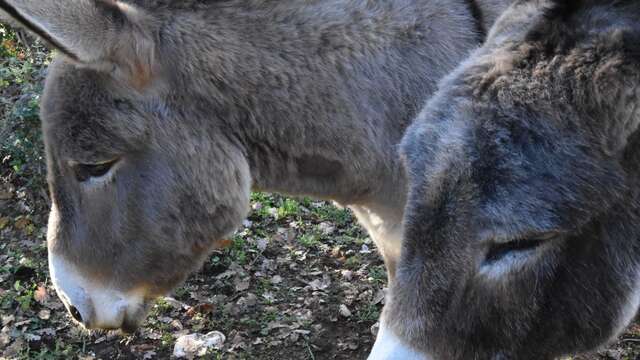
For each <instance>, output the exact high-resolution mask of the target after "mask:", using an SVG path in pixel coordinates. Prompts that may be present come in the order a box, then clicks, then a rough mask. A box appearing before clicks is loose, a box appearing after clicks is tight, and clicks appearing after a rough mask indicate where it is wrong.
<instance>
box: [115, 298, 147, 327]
mask: <svg viewBox="0 0 640 360" xmlns="http://www.w3.org/2000/svg"><path fill="white" fill-rule="evenodd" d="M150 306H151V302H149V301H145V302H144V303H143V304H142V305H141V306H140V307H139V308H138V309H137V310H136V311H134V312H133V313H129V312H127V313H125V316H124V319H123V320H122V325H121V326H120V331H122V332H123V333H124V334H133V333H135V332H136V330H138V328H139V327H140V325H141V324H142V321H143V320H144V319H145V317H146V316H147V313H148V311H149V308H150Z"/></svg>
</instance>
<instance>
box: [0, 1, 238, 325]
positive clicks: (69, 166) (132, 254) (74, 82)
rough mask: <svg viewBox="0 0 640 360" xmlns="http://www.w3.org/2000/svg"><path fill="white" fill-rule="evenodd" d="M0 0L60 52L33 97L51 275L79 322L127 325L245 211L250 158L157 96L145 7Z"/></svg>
mask: <svg viewBox="0 0 640 360" xmlns="http://www.w3.org/2000/svg"><path fill="white" fill-rule="evenodd" d="M0 4H1V5H2V8H3V9H4V10H5V11H6V12H8V13H9V14H10V15H12V17H13V18H15V19H17V20H19V21H21V22H22V23H24V24H25V25H27V26H28V27H29V28H31V29H32V30H33V31H34V32H36V33H38V34H40V35H41V36H42V37H44V38H45V39H47V40H48V41H49V42H51V43H52V44H54V45H55V46H57V47H58V48H59V49H60V51H61V52H63V53H64V54H65V55H66V56H63V57H60V58H59V59H57V60H56V61H55V62H54V64H52V66H51V67H50V70H49V76H48V79H47V84H46V90H45V94H44V96H43V99H42V121H43V130H44V135H45V143H46V153H47V165H48V174H49V178H48V181H49V185H50V190H51V196H52V209H51V215H50V219H49V230H48V231H49V232H48V247H49V265H50V271H51V278H52V280H53V283H54V285H55V286H56V289H57V291H58V294H59V295H60V297H61V298H62V299H63V302H64V303H65V305H66V306H67V307H68V309H69V310H70V311H71V313H72V315H73V316H74V318H76V320H78V321H80V322H81V323H83V324H84V325H85V326H86V327H89V328H120V327H122V328H124V329H132V328H134V327H135V326H136V325H137V324H138V323H139V322H140V320H141V319H142V318H143V316H144V313H145V304H146V303H147V302H148V301H149V300H150V299H151V298H153V297H155V296H158V295H160V294H164V293H166V292H168V291H170V290H171V289H172V288H173V287H175V286H176V285H178V284H179V283H180V282H181V281H183V280H184V279H185V278H186V276H187V275H188V274H189V273H190V272H191V271H193V270H195V269H197V268H198V267H199V266H200V265H201V262H202V261H203V258H204V257H205V256H206V255H207V254H208V252H209V250H211V249H213V248H215V247H216V246H217V244H218V243H219V241H220V240H223V239H224V238H225V237H226V236H228V235H230V234H231V232H232V231H233V230H234V227H235V226H236V225H237V224H238V223H240V221H241V219H242V218H243V217H244V216H245V215H246V212H247V209H248V199H249V188H250V176H249V171H248V165H247V163H246V161H245V160H244V157H243V156H242V155H241V153H240V151H239V150H238V149H237V147H234V146H233V145H232V144H231V143H230V142H229V141H227V140H226V139H225V138H223V137H221V136H220V137H216V136H215V135H211V134H210V133H208V134H205V133H203V132H200V131H198V129H193V128H187V127H186V126H183V125H182V123H184V122H185V121H187V120H188V118H187V117H188V115H186V113H187V111H188V109H180V108H175V107H171V106H168V105H167V104H166V102H165V101H164V99H165V95H164V94H166V93H168V92H169V91H170V86H168V85H167V82H166V81H165V80H166V79H164V78H163V72H164V70H165V69H164V67H163V63H162V58H161V56H160V54H158V53H157V48H158V44H157V42H156V37H157V35H156V34H157V31H156V30H157V29H155V28H154V26H155V25H154V19H153V16H152V15H150V14H145V13H142V12H141V11H139V10H136V9H134V8H131V7H129V6H125V5H123V4H120V3H116V2H110V1H74V2H71V1H68V2H67V1H41V0H33V1H8V2H7V1H3V2H1V3H0ZM164 56H167V55H166V54H165V55H164Z"/></svg>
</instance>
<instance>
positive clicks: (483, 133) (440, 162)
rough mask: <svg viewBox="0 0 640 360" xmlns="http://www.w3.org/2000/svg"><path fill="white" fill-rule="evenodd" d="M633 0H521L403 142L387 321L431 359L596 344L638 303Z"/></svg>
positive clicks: (637, 50) (638, 33) (639, 203)
mask: <svg viewBox="0 0 640 360" xmlns="http://www.w3.org/2000/svg"><path fill="white" fill-rule="evenodd" d="M638 20H640V5H639V4H638V2H637V1H631V0H629V1H587V0H585V1H519V2H518V3H516V4H515V5H514V6H513V7H512V8H511V9H510V10H508V11H507V13H506V14H504V15H503V16H502V18H501V19H500V20H499V21H498V23H497V24H496V26H495V27H494V29H493V30H492V31H491V34H490V36H489V39H488V41H487V43H486V44H485V46H484V47H483V48H481V49H479V50H478V51H477V52H476V53H475V54H474V55H472V56H471V58H470V59H469V60H467V61H466V62H465V63H464V64H462V65H461V66H460V67H459V68H458V69H457V70H456V71H455V72H454V73H453V74H452V75H451V76H449V77H448V78H447V79H445V80H444V81H443V83H442V84H441V90H440V91H439V93H437V95H436V96H435V97H434V98H433V99H432V100H431V101H430V103H429V104H428V105H427V106H426V108H425V110H424V111H423V112H422V114H421V115H420V116H419V117H418V120H417V121H416V122H415V123H414V124H413V125H412V127H411V128H410V129H409V130H408V132H407V134H406V135H405V138H404V140H403V146H402V150H403V155H404V159H405V163H406V165H407V168H408V171H409V174H410V178H411V184H412V185H411V190H410V200H409V203H408V208H407V217H406V234H405V239H404V241H405V244H404V248H403V250H402V251H403V253H402V259H401V262H400V265H399V267H398V276H397V279H396V283H395V284H394V286H393V288H392V291H391V294H392V299H391V301H390V304H389V306H388V308H387V309H386V310H387V312H386V315H385V321H386V322H387V323H388V324H389V326H390V327H391V328H392V329H393V330H394V331H395V333H396V334H397V335H398V336H400V338H403V339H405V340H406V341H407V342H408V343H410V344H411V345H412V346H413V347H415V348H417V349H420V350H422V351H423V352H425V353H427V354H431V355H432V356H433V357H434V358H436V359H547V358H551V357H555V356H560V355H563V354H570V353H574V352H581V351H587V350H590V349H593V348H595V347H597V346H600V345H602V344H604V343H606V342H607V341H609V340H611V339H612V338H613V337H615V336H616V335H617V334H618V333H619V332H620V331H621V330H622V329H624V327H625V326H626V325H627V324H628V322H629V321H631V319H632V317H633V316H634V314H635V312H636V309H637V307H638V305H639V304H640V241H639V239H638V237H639V236H640V165H639V164H640V133H639V132H638V131H637V129H638V125H639V124H640V110H639V108H638V104H639V103H640V88H639V86H640V45H639V44H640V22H639V21H638Z"/></svg>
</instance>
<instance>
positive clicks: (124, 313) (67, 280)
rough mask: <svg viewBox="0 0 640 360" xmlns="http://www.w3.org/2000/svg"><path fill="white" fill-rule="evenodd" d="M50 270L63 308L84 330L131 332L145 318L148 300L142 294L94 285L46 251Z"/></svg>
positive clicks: (60, 258) (58, 257)
mask: <svg viewBox="0 0 640 360" xmlns="http://www.w3.org/2000/svg"><path fill="white" fill-rule="evenodd" d="M49 270H50V275H51V281H52V282H53V285H54V287H55V289H56V292H57V293H58V296H59V297H60V299H61V300H62V302H63V303H64V306H65V307H66V308H67V310H68V311H69V313H70V314H71V316H72V317H73V319H74V320H75V321H77V322H78V323H79V324H81V325H82V326H83V327H85V328H86V329H103V330H117V329H120V330H122V331H123V332H124V333H133V332H135V330H136V329H137V328H138V327H139V325H140V324H141V323H142V321H143V320H144V319H145V317H146V314H147V311H148V309H149V305H150V299H149V298H148V297H146V296H145V295H144V293H143V291H130V292H127V293H125V292H122V291H120V290H116V289H115V288H112V287H108V286H107V287H105V286H103V285H101V284H97V283H96V282H95V281H91V280H89V279H87V278H86V277H83V276H82V275H81V274H80V273H79V272H78V271H77V270H76V269H75V268H74V266H73V265H72V264H70V263H69V262H68V261H66V260H65V259H64V258H62V257H61V256H59V255H56V254H54V253H53V252H49ZM89 294H91V295H89ZM71 304H73V305H71Z"/></svg>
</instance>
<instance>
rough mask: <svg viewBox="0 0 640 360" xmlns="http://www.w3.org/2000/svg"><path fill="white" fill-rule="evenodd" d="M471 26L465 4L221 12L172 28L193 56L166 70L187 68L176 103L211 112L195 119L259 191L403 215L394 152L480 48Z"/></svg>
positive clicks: (182, 56)
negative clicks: (231, 147) (432, 98)
mask: <svg viewBox="0 0 640 360" xmlns="http://www.w3.org/2000/svg"><path fill="white" fill-rule="evenodd" d="M211 6H212V7H215V6H216V5H211ZM234 6H240V5H234ZM254 7H255V8H254ZM267 10H268V11H267ZM185 16H186V15H185ZM476 24H477V19H476V18H474V17H473V14H472V13H471V9H470V8H469V5H468V0H457V1H455V2H452V1H448V0H402V1H397V2H380V3H375V2H365V1H352V2H343V1H327V2H304V6H300V3H299V2H298V1H294V0H290V1H287V2H284V3H283V2H278V3H277V4H273V3H267V2H265V3H260V4H258V5H242V11H237V9H235V10H234V9H231V10H229V9H228V8H225V7H221V8H220V9H215V11H213V10H212V11H209V12H207V13H206V15H205V16H202V15H200V16H199V17H198V18H193V17H189V18H188V19H183V20H181V21H180V22H178V21H176V22H174V24H173V25H174V26H176V27H178V28H177V29H175V28H173V29H172V34H173V35H172V36H176V33H177V36H180V37H181V43H182V44H183V48H182V49H181V50H183V49H185V48H187V49H197V52H196V51H192V52H188V51H174V53H176V60H173V59H168V60H167V61H169V63H171V62H172V61H180V62H183V63H187V64H189V65H190V66H189V67H185V66H183V65H181V64H180V63H176V64H175V66H172V69H180V70H179V71H175V72H174V74H175V75H173V76H174V82H175V83H178V84H180V86H179V87H181V88H182V89H181V90H182V91H183V93H182V94H183V95H182V96H183V97H182V98H181V100H182V101H184V96H188V97H189V98H190V99H191V101H190V103H191V104H194V103H197V104H201V105H197V104H195V105H194V106H193V107H192V109H193V108H197V107H198V106H201V107H202V104H204V106H203V109H202V110H201V111H200V112H201V113H200V114H197V117H205V118H206V117H208V118H211V115H214V116H215V118H216V119H215V121H213V122H212V124H215V126H213V127H212V129H213V130H212V135H211V136H219V135H217V134H224V136H226V137H228V138H230V139H232V140H233V141H234V142H235V143H237V144H238V146H241V147H242V149H243V151H244V153H245V156H246V157H247V159H248V161H249V164H250V167H251V172H252V177H253V182H254V186H255V188H256V189H259V190H266V191H274V192H280V193H285V194H291V195H309V196H314V197H318V198H325V199H333V200H337V201H339V202H341V203H344V204H368V203H371V202H372V201H373V202H386V203H389V204H393V207H394V208H400V209H401V207H402V205H403V204H404V196H405V179H404V174H403V171H402V166H401V164H400V162H399V159H398V156H397V153H396V146H397V144H398V143H399V141H400V138H401V136H402V134H403V132H404V130H405V128H406V127H407V126H408V125H409V123H410V122H411V120H412V119H413V117H414V116H415V115H416V114H417V111H418V109H419V108H421V107H422V104H423V102H424V101H425V99H426V98H427V97H428V96H429V95H431V94H432V93H433V92H434V91H435V89H436V84H437V81H438V80H439V79H440V78H442V77H443V76H444V75H446V74H447V73H448V72H449V71H450V70H451V69H453V67H454V66H455V65H457V63H458V62H460V61H461V60H462V59H464V58H465V57H466V56H467V54H468V52H469V51H470V49H472V48H473V47H475V46H477V45H478V36H477V29H476ZM194 27H195V29H194ZM203 27H205V28H206V29H207V31H206V34H207V35H206V36H200V37H198V39H197V40H198V41H197V42H196V41H195V39H194V44H192V45H193V46H185V45H184V43H185V41H188V39H189V38H191V39H193V35H192V34H199V33H201V32H202V28H203ZM185 39H187V40H185ZM165 44H167V46H171V42H169V41H167V42H165ZM212 113H214V114H212Z"/></svg>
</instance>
